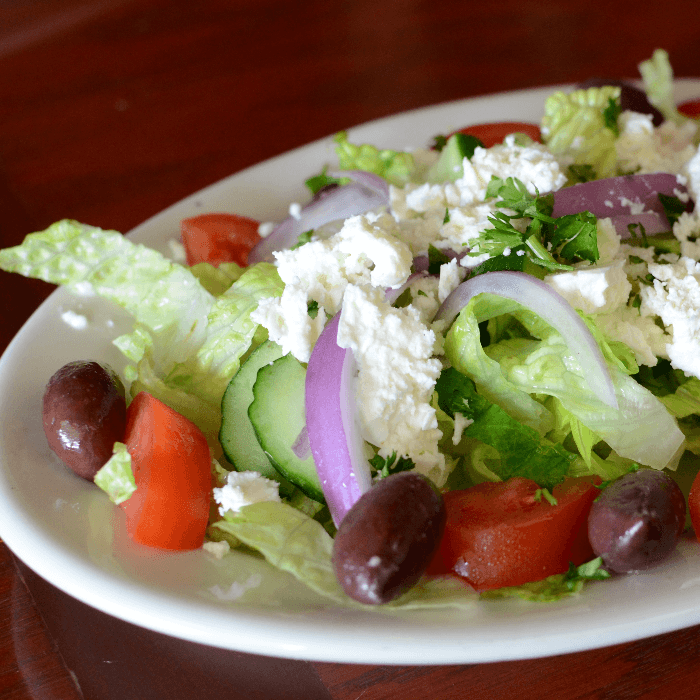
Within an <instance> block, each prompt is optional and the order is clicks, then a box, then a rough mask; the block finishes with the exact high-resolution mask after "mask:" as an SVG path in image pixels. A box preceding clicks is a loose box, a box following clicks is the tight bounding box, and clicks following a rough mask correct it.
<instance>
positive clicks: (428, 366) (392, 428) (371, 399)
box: [338, 285, 447, 486]
mask: <svg viewBox="0 0 700 700" xmlns="http://www.w3.org/2000/svg"><path fill="white" fill-rule="evenodd" d="M434 343H435V335H434V333H433V331H432V330H430V329H429V328H428V327H427V326H426V325H425V324H424V323H422V322H421V320H420V318H419V314H418V312H417V310H416V309H414V308H413V307H412V306H407V307H405V308H399V309H396V308H393V307H391V306H390V305H389V304H388V303H386V302H385V301H384V295H383V293H382V292H381V290H377V289H371V288H367V287H359V286H356V285H349V286H348V287H347V289H346V291H345V298H344V301H343V310H342V314H341V316H340V324H339V327H338V345H340V346H341V347H344V348H350V349H351V350H352V351H353V354H354V356H355V359H356V360H357V364H358V368H359V375H358V377H357V380H356V397H357V406H358V416H359V421H360V430H361V434H362V437H363V438H364V439H365V440H367V442H369V443H371V444H372V445H376V446H377V447H379V453H380V454H381V455H382V456H384V457H386V456H388V455H390V454H391V453H392V452H394V451H395V452H396V453H397V454H400V455H408V456H409V457H410V458H411V459H412V460H413V461H414V462H415V464H416V467H417V469H418V471H420V472H421V473H423V474H425V475H426V476H429V477H430V478H432V479H433V480H434V481H435V483H436V484H437V485H438V486H440V485H442V484H444V481H445V479H446V477H447V474H446V473H445V459H444V456H443V455H441V454H440V452H439V450H438V440H439V439H440V437H441V435H442V433H441V431H440V430H439V429H438V427H437V417H436V413H435V409H434V408H433V406H432V405H431V403H430V401H431V398H432V394H433V389H434V387H435V382H436V381H437V378H438V375H439V374H440V371H441V368H442V365H441V363H440V361H439V360H437V359H435V358H433V357H432V355H433V347H434Z"/></svg>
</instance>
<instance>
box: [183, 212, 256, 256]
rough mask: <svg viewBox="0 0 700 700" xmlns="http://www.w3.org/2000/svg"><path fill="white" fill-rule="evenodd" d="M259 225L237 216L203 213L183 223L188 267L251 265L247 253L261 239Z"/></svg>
mask: <svg viewBox="0 0 700 700" xmlns="http://www.w3.org/2000/svg"><path fill="white" fill-rule="evenodd" d="M259 226H260V222H258V221H256V220H255V219H249V218H248V217H247V216H239V215H238V214H200V215H199V216H193V217H192V218H190V219H183V220H182V222H181V223H180V233H181V236H182V243H183V245H184V246H185V252H186V253H187V264H188V265H195V264H197V263H201V262H207V263H210V264H212V265H216V266H218V265H220V264H221V263H222V262H235V263H238V264H239V265H247V264H248V253H250V251H251V250H252V249H253V248H254V247H255V245H256V244H257V243H258V241H259V240H260V234H259V233H258V227H259Z"/></svg>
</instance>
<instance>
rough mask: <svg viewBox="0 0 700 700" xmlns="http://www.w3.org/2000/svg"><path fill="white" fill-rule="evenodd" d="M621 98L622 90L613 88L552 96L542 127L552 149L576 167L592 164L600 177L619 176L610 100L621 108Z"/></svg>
mask: <svg viewBox="0 0 700 700" xmlns="http://www.w3.org/2000/svg"><path fill="white" fill-rule="evenodd" d="M619 99H620V88H619V87H613V86H610V85H606V86H604V87H593V88H588V89H587V90H574V91H573V92H570V93H565V92H555V93H554V94H553V95H550V96H549V97H548V98H547V100H546V101H545V105H544V117H543V118H542V125H541V126H542V136H543V138H544V141H545V143H546V145H547V147H548V148H549V150H550V151H552V153H554V154H556V155H560V156H565V157H567V158H570V159H571V160H572V161H573V163H574V164H575V165H579V166H582V165H590V166H591V167H592V168H593V169H594V170H595V172H596V174H597V176H598V177H599V178H604V177H612V176H613V175H616V174H617V173H616V161H617V152H616V150H615V140H616V139H617V135H618V134H617V128H616V126H617V125H616V123H615V124H614V128H613V123H612V120H611V113H612V111H613V110H612V109H611V101H612V105H614V104H615V103H617V104H618V105H619Z"/></svg>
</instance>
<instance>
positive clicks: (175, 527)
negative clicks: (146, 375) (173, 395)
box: [121, 391, 212, 550]
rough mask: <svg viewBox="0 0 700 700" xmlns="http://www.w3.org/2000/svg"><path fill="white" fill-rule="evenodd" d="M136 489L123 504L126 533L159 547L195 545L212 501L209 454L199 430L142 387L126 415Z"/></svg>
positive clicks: (201, 535)
mask: <svg viewBox="0 0 700 700" xmlns="http://www.w3.org/2000/svg"><path fill="white" fill-rule="evenodd" d="M126 420H127V423H126V438H125V440H124V442H125V443H126V446H127V449H128V450H129V454H130V455H131V467H132V470H133V472H134V479H135V481H136V491H135V492H134V493H133V494H132V496H131V498H129V499H128V500H126V501H124V502H123V503H122V504H121V506H122V508H123V509H124V512H125V513H126V527H127V531H128V533H129V536H130V537H131V538H132V539H133V540H134V541H136V542H139V543H141V544H145V545H148V546H149V547H159V548H161V549H173V550H183V549H197V548H199V547H201V546H202V543H203V542H204V531H205V530H206V527H207V522H208V520H209V505H210V502H211V488H212V477H211V457H210V453H209V445H208V444H207V441H206V438H205V437H204V434H203V433H202V431H201V430H200V429H199V428H198V427H197V426H196V425H195V424H194V423H192V422H191V421H189V420H188V419H187V418H185V417H184V416H182V415H180V414H179V413H177V412H176V411H174V410H173V409H172V408H170V407H169V406H166V405H165V404H164V403H163V402H162V401H159V400H158V399H156V398H154V397H153V396H151V395H150V394H147V393H146V392H143V391H142V392H141V393H139V394H137V395H136V397H135V398H134V400H133V401H132V402H131V404H129V408H128V409H127V415H126Z"/></svg>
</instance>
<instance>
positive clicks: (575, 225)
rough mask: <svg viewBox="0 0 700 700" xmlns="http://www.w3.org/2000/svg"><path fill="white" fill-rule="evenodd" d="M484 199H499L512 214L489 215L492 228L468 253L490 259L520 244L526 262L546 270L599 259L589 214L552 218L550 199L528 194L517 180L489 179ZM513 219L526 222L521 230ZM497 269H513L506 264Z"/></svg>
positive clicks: (501, 212)
mask: <svg viewBox="0 0 700 700" xmlns="http://www.w3.org/2000/svg"><path fill="white" fill-rule="evenodd" d="M486 196H487V197H499V198H500V201H499V203H498V205H497V206H498V207H499V208H502V209H507V210H512V211H514V212H515V214H510V213H507V212H505V211H499V212H496V213H495V214H494V215H492V216H490V217H489V222H490V223H491V225H492V227H493V228H490V229H485V230H483V231H481V233H480V236H479V241H478V244H477V245H476V246H474V249H473V251H472V252H471V253H470V254H472V255H479V254H482V253H488V254H489V255H490V256H492V257H493V256H496V255H503V254H504V252H506V254H507V253H508V252H510V251H511V250H513V249H514V248H517V247H518V246H519V245H523V244H524V245H525V246H527V256H528V259H529V260H530V262H532V263H534V264H535V265H539V266H541V267H543V268H545V269H547V270H549V271H556V270H570V269H571V266H570V263H571V262H574V261H577V260H588V261H590V262H595V261H596V260H598V258H599V257H600V254H599V251H598V231H597V220H596V218H595V216H593V214H591V213H590V212H581V213H579V214H568V215H565V216H560V217H558V218H556V219H555V218H552V216H551V214H552V210H553V208H554V199H553V196H552V195H545V196H540V194H539V193H536V194H535V195H532V194H530V192H528V190H527V187H526V186H525V185H524V184H523V183H522V182H521V181H520V180H518V179H517V178H513V177H509V178H507V179H506V180H503V179H501V178H497V177H492V178H491V181H490V182H489V184H488V187H487V190H486ZM514 219H530V221H529V222H528V223H527V225H526V226H525V230H524V231H523V230H522V229H523V226H522V225H521V226H519V227H516V226H515V225H514V224H513V220H514ZM507 249H509V250H507ZM501 269H513V268H510V267H509V266H508V265H507V263H506V264H505V265H504V266H503V267H502V268H501ZM520 269H522V268H520ZM478 272H481V270H479V271H478Z"/></svg>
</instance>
